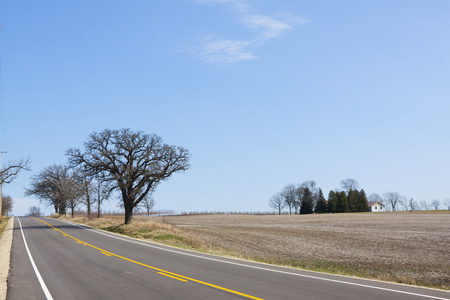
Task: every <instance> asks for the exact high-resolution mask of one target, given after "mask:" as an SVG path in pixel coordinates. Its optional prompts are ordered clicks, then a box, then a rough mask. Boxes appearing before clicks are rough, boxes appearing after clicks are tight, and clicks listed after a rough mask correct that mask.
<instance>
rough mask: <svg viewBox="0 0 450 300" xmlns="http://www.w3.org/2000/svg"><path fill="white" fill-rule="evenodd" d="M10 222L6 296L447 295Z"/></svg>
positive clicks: (63, 225)
mask: <svg viewBox="0 0 450 300" xmlns="http://www.w3.org/2000/svg"><path fill="white" fill-rule="evenodd" d="M14 222H15V223H14V239H13V245H12V253H11V276H10V278H9V280H8V295H7V299H10V300H13V299H14V300H16V299H84V300H86V299H358V300H362V299H367V300H380V299H382V300H389V299H396V300H403V299H405V300H406V299H408V300H411V299H412V300H415V299H418V300H419V299H450V293H449V292H444V291H438V290H431V289H423V288H415V287H410V286H403V285H397V284H388V283H383V282H376V281H369V280H362V279H355V278H348V277H342V276H334V275H327V274H321V273H315V272H308V271H300V270H294V269H289V268H282V267H275V266H269V265H265V264H258V263H252V262H247V261H241V260H234V259H228V258H222V257H218V256H212V255H205V254H199V253H196V252H191V251H185V250H180V249H176V248H172V247H166V246H161V245H159V244H154V243H149V242H144V241H140V240H134V239H131V238H127V237H122V236H118V235H114V234H110V233H105V232H102V231H98V230H93V229H90V228H87V227H84V226H78V225H74V224H71V223H68V222H63V221H59V220H54V219H49V218H40V219H33V218H28V217H20V218H15V221H14ZM21 228H22V229H21ZM27 248H28V250H27ZM29 254H30V255H31V258H32V260H31V259H30V255H29ZM32 261H33V262H32ZM33 264H34V267H33ZM37 274H38V275H37Z"/></svg>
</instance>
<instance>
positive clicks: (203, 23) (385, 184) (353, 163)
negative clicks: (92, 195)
mask: <svg viewBox="0 0 450 300" xmlns="http://www.w3.org/2000/svg"><path fill="white" fill-rule="evenodd" d="M449 15H450V1H448V0H441V1H439V0H430V1H414V0H407V1H406V0H405V1H400V0H396V1H391V0H390V1H383V0H381V1H380V0H367V1H356V0H354V1H348V0H342V1H326V0H321V1H300V0H299V1H292V0H289V1H288V0H278V1H269V0H152V1H143V0H136V1H125V0H120V1H119V0H89V1H87V0H76V1H75V0H65V1H59V0H58V1H57V0H42V1H34V0H27V1H26V0H0V54H1V80H0V82H1V108H2V115H1V117H2V122H1V123H0V124H1V126H2V130H1V131H0V148H1V150H2V151H7V153H6V154H2V157H1V159H2V165H3V166H5V165H6V163H7V162H8V161H9V160H15V159H17V158H20V157H29V158H30V159H31V161H32V163H31V165H30V167H31V168H32V171H31V172H25V173H22V174H21V175H20V176H19V177H18V178H17V179H16V180H15V181H14V182H13V183H11V184H7V185H4V186H3V193H4V194H8V195H11V196H12V197H13V198H14V201H15V202H14V209H13V212H12V213H13V214H14V215H23V214H26V213H27V212H28V208H29V207H30V206H32V205H36V206H37V205H39V202H38V201H37V200H35V199H34V198H33V197H26V196H25V195H24V188H26V187H29V184H30V177H31V176H33V175H34V174H37V173H38V172H40V171H41V170H42V169H43V168H45V167H47V166H50V165H52V164H65V163H66V162H67V157H66V156H65V152H66V150H67V149H69V148H72V147H75V148H80V149H83V147H84V145H83V143H84V142H86V141H87V140H88V137H89V134H91V133H92V132H100V131H102V130H104V129H120V128H130V129H132V130H135V131H137V130H141V131H143V132H145V133H148V134H151V133H154V134H157V135H159V136H161V137H162V138H163V141H164V142H165V143H167V144H170V145H177V146H182V147H184V148H186V149H188V150H189V151H190V153H191V155H192V158H191V169H190V170H188V171H186V172H184V173H178V174H175V175H173V176H172V177H171V178H169V179H168V180H167V181H165V182H163V183H161V184H160V185H159V187H158V188H157V190H156V192H155V194H154V198H155V201H156V206H155V209H169V210H173V211H175V212H182V211H241V212H244V211H252V212H256V211H258V212H259V211H270V210H271V209H270V207H269V205H268V201H269V198H270V197H271V196H272V195H274V194H275V193H277V192H279V191H280V190H281V189H282V188H283V187H284V186H286V185H288V184H290V183H293V184H298V183H301V182H303V181H305V180H315V181H316V182H317V184H318V185H319V187H321V188H322V190H323V191H324V194H325V195H326V194H328V192H329V191H330V190H332V189H336V188H340V182H341V180H343V179H346V178H354V179H356V180H357V181H358V182H359V184H360V187H361V188H363V189H364V190H365V191H366V193H367V194H368V195H370V194H371V193H378V194H380V195H383V194H384V193H386V192H389V191H396V192H399V193H400V194H402V195H404V196H406V197H408V198H410V197H412V198H414V199H416V200H418V201H420V200H426V201H431V200H432V199H441V200H444V199H448V198H450V190H449V189H448V186H449V183H450V159H449V154H450V118H449V112H450V84H449V83H450V18H449V17H448V16H449ZM117 204H118V199H117V197H116V198H112V199H111V200H110V202H109V203H108V204H107V205H106V206H105V209H110V210H117V209H118V208H117ZM41 209H42V210H43V211H44V212H46V213H51V209H50V208H48V207H45V206H43V205H41Z"/></svg>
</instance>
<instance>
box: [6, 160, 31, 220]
mask: <svg viewBox="0 0 450 300" xmlns="http://www.w3.org/2000/svg"><path fill="white" fill-rule="evenodd" d="M0 155H1V153H0ZM29 163H30V159H29V158H27V159H23V158H20V159H18V160H16V161H13V162H11V161H10V162H9V163H8V164H7V165H6V167H3V168H2V167H1V165H0V198H1V197H2V185H3V184H5V183H11V182H12V181H13V180H14V179H16V177H17V176H18V175H19V173H20V172H21V171H22V170H24V171H29V170H30V168H29V167H28V165H29ZM2 202H3V200H2V201H0V211H1V212H3V209H2V207H1V206H2ZM2 216H3V214H0V220H1V219H2Z"/></svg>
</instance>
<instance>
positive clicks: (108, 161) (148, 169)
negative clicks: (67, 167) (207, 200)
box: [66, 129, 190, 224]
mask: <svg viewBox="0 0 450 300" xmlns="http://www.w3.org/2000/svg"><path fill="white" fill-rule="evenodd" d="M84 146H85V150H86V151H85V152H84V153H82V152H81V151H80V150H79V149H69V150H68V151H67V152H66V154H67V156H68V157H69V161H70V162H71V164H72V166H80V165H81V166H82V167H83V168H84V170H85V171H86V172H87V173H88V174H89V175H91V176H94V175H98V174H101V175H102V177H103V178H104V180H105V181H109V182H111V184H112V186H113V188H114V189H117V190H119V191H120V193H121V196H122V204H123V206H124V208H125V224H128V223H130V222H131V219H132V216H133V209H134V208H135V207H136V206H137V205H138V204H139V203H140V202H141V201H142V199H144V197H145V196H146V195H147V194H148V193H149V192H150V191H151V190H152V189H154V188H155V187H156V186H157V185H158V184H159V183H160V182H162V181H164V180H166V179H167V178H169V177H170V176H171V175H172V174H174V173H177V172H181V171H185V170H187V169H189V167H190V165H189V159H190V154H189V151H188V150H186V149H184V148H182V147H176V146H171V145H167V144H163V142H162V139H161V138H160V137H159V136H157V135H148V134H144V133H143V132H142V131H137V132H133V131H131V130H130V129H120V130H110V129H105V130H103V131H102V132H100V133H96V132H94V133H92V134H91V135H90V137H89V140H88V141H87V142H86V143H85V144H84Z"/></svg>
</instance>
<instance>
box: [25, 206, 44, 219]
mask: <svg viewBox="0 0 450 300" xmlns="http://www.w3.org/2000/svg"><path fill="white" fill-rule="evenodd" d="M28 215H29V216H31V217H40V216H41V209H40V208H39V207H37V206H31V207H30V208H29V209H28Z"/></svg>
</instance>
